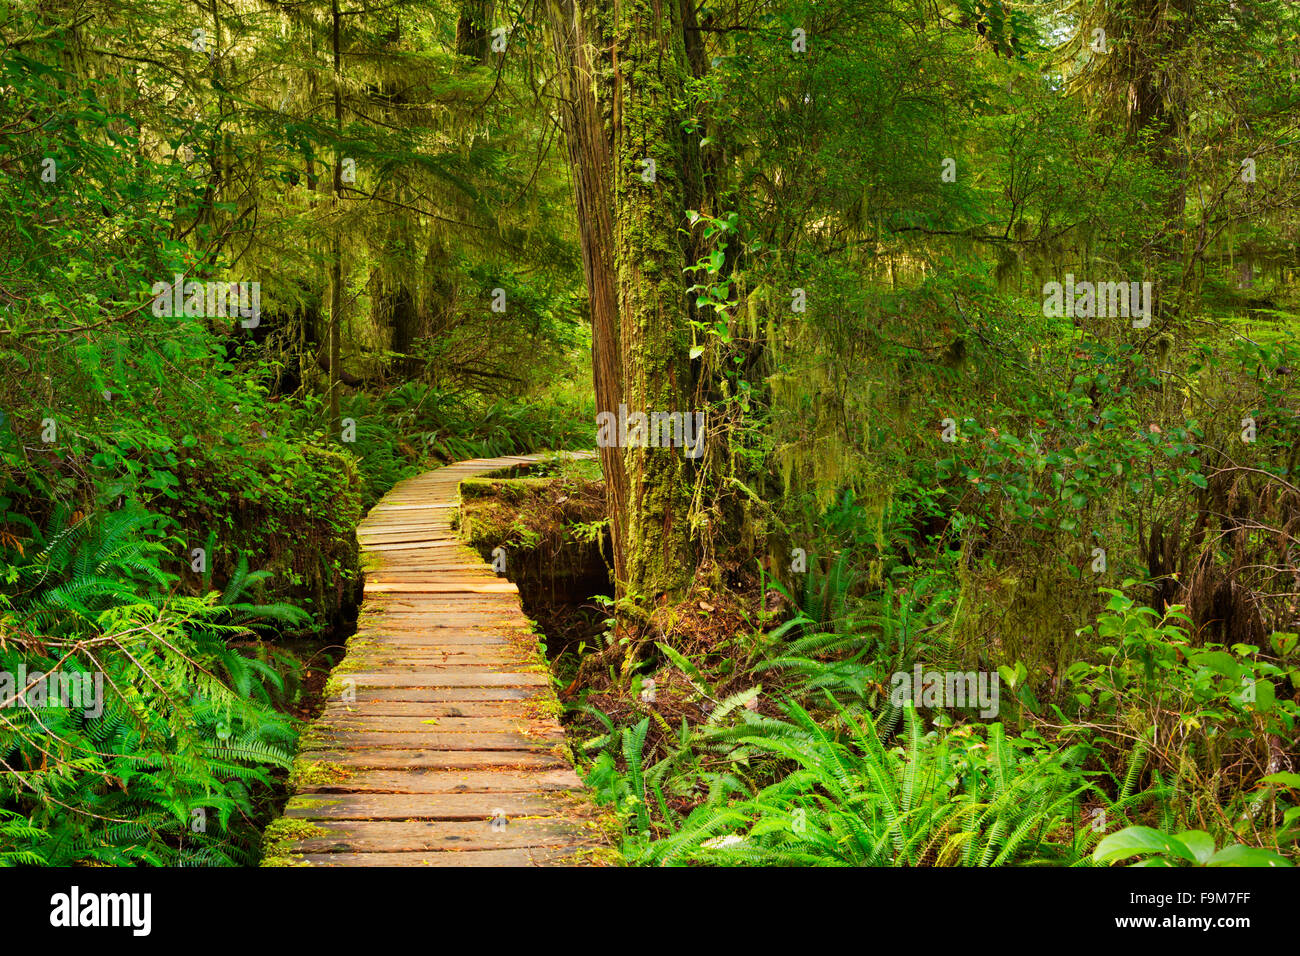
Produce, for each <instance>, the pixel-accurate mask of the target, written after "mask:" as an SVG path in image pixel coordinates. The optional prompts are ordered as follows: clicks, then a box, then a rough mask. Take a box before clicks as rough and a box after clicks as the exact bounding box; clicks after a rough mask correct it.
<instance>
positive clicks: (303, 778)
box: [289, 758, 352, 790]
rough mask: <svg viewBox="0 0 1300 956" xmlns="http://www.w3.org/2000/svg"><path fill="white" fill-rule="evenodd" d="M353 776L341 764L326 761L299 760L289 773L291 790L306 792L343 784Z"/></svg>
mask: <svg viewBox="0 0 1300 956" xmlns="http://www.w3.org/2000/svg"><path fill="white" fill-rule="evenodd" d="M351 775H352V771H350V770H348V769H347V768H346V767H344V766H342V765H341V764H336V763H330V762H328V761H325V760H303V759H302V758H299V759H298V760H295V761H294V764H293V769H292V770H291V771H290V772H289V789H291V790H305V789H307V788H308V787H327V786H330V785H331V784H336V783H342V782H343V781H345V780H347V779H348V777H350V776H351Z"/></svg>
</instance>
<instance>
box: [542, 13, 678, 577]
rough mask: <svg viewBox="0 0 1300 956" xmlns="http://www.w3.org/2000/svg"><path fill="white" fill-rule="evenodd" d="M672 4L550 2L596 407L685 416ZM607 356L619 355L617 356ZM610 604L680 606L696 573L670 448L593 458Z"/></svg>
mask: <svg viewBox="0 0 1300 956" xmlns="http://www.w3.org/2000/svg"><path fill="white" fill-rule="evenodd" d="M686 16H687V14H686V13H685V12H684V8H683V7H682V6H681V5H680V4H679V3H678V2H676V0H664V2H653V0H619V2H613V0H590V2H583V0H553V2H552V4H551V17H552V26H553V28H554V31H555V34H556V43H557V47H558V48H559V52H560V55H561V57H562V60H563V61H564V65H565V66H566V67H567V68H568V70H569V83H568V88H567V90H566V92H567V93H568V94H569V101H568V103H567V105H566V110H565V114H566V115H565V131H566V135H567V138H568V142H569V150H570V156H571V158H572V160H573V166H574V180H575V192H576V193H577V198H578V209H579V226H580V229H581V231H582V239H583V256H584V266H585V268H586V274H587V283H588V292H589V294H590V298H591V310H592V323H593V351H594V353H595V354H594V356H593V358H594V363H593V365H594V377H595V384H596V395H597V410H598V411H610V412H614V413H615V414H617V411H618V405H619V404H620V403H623V404H626V406H627V409H628V411H629V413H636V412H642V413H645V414H647V415H648V414H650V413H651V412H680V413H683V414H689V413H690V412H691V411H692V409H691V407H690V402H691V396H692V393H693V383H692V380H691V378H692V375H691V363H690V358H689V340H690V336H689V326H688V304H687V300H686V280H685V273H684V271H683V270H684V268H685V266H686V265H687V262H686V250H685V245H684V242H685V235H686V234H685V233H684V232H683V230H684V229H689V225H688V221H687V218H686V206H687V200H688V197H692V196H693V195H694V194H695V192H696V188H695V187H697V186H698V181H699V169H698V167H699V156H698V149H697V148H695V147H692V146H689V145H688V144H687V142H686V138H685V135H684V133H683V130H682V120H683V118H684V117H683V115H682V104H683V102H684V100H685V85H686V80H687V78H688V77H689V75H690V67H689V64H688V61H687V55H686V42H685V30H684V26H685V18H686ZM615 356H616V358H615ZM602 459H603V461H604V463H605V471H606V475H607V477H609V476H612V477H613V479H614V480H613V481H611V483H610V484H611V512H612V519H613V520H612V524H613V525H614V539H615V551H616V567H615V576H616V579H617V582H618V591H619V595H620V596H631V597H634V598H636V599H638V600H641V601H645V602H651V601H656V600H657V599H660V598H663V597H665V596H666V597H667V598H668V599H670V600H671V599H673V598H675V597H677V596H679V595H680V594H681V593H682V592H683V591H684V590H685V589H686V587H687V585H688V584H689V583H690V580H691V577H692V576H693V573H694V570H695V560H694V554H693V549H692V544H691V532H690V526H689V513H690V502H691V474H690V468H691V466H690V464H689V463H688V461H687V459H686V458H685V457H684V455H683V450H682V449H680V448H651V447H625V448H623V449H621V455H620V454H619V453H618V450H616V449H604V450H603V455H602Z"/></svg>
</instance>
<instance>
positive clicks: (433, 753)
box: [302, 748, 569, 771]
mask: <svg viewBox="0 0 1300 956" xmlns="http://www.w3.org/2000/svg"><path fill="white" fill-rule="evenodd" d="M302 756H303V759H305V760H307V761H308V762H310V763H325V764H336V765H338V766H340V767H344V768H354V767H355V768H358V769H368V770H394V771H406V770H484V769H489V768H491V769H495V770H536V769H543V768H544V769H563V768H566V767H568V766H569V764H568V761H567V760H565V759H564V758H563V757H561V756H559V755H558V754H555V753H551V752H550V751H546V750H538V751H527V750H403V749H401V748H370V749H368V750H361V749H357V750H308V751H304V753H303V755H302Z"/></svg>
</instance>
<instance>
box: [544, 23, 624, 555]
mask: <svg viewBox="0 0 1300 956" xmlns="http://www.w3.org/2000/svg"><path fill="white" fill-rule="evenodd" d="M598 12H599V11H598V10H597V9H596V4H594V3H592V2H590V0H588V2H586V3H584V2H583V0H552V2H551V4H550V17H551V36H552V38H553V42H554V46H555V52H556V55H557V57H558V59H559V61H560V79H561V86H560V89H561V91H562V92H561V104H560V119H561V123H562V125H563V128H564V134H565V142H566V144H567V146H568V152H569V166H570V169H572V171H573V193H574V203H575V206H576V208H577V216H578V234H579V240H580V245H581V247H582V268H583V273H584V275H585V276H586V280H587V297H588V306H589V310H590V313H591V368H592V379H593V384H594V386H595V392H596V411H597V413H599V412H611V413H614V414H617V413H618V406H619V402H620V401H622V395H623V387H622V380H621V378H622V375H621V368H620V360H619V334H618V321H619V320H618V296H617V292H616V290H615V278H614V277H615V271H614V225H613V208H614V186H613V158H612V154H613V140H612V133H611V130H610V127H609V123H608V121H607V118H606V116H605V114H604V112H603V109H602V105H603V106H608V92H609V91H608V84H607V82H606V80H605V78H604V77H603V76H602V74H604V72H605V70H606V69H607V68H608V65H609V62H610V59H611V58H610V50H609V46H608V39H607V38H606V37H603V36H602V35H601V31H600V22H599V19H598ZM602 85H603V86H605V89H604V91H603V95H601V97H600V100H598V99H597V95H598V94H597V91H598V88H599V87H600V86H602ZM602 101H603V102H602ZM600 460H601V468H602V470H603V472H604V474H605V488H606V501H607V504H608V510H609V516H610V538H611V542H612V550H613V565H614V577H615V580H616V581H625V580H626V578H627V535H626V530H625V528H626V520H627V519H626V515H627V478H626V476H625V475H624V473H623V457H622V454H621V451H620V449H618V448H616V447H609V448H602V449H600Z"/></svg>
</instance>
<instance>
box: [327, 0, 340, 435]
mask: <svg viewBox="0 0 1300 956" xmlns="http://www.w3.org/2000/svg"><path fill="white" fill-rule="evenodd" d="M331 10H332V12H333V15H334V135H335V137H336V145H335V147H334V190H333V193H334V195H333V202H332V204H331V205H332V206H333V208H332V210H331V212H332V214H333V220H334V222H333V230H332V232H333V235H332V237H331V240H330V329H329V350H330V359H329V361H330V368H329V416H330V435H331V436H333V437H334V438H335V439H336V440H337V439H338V438H339V436H340V435H341V433H342V422H341V419H340V412H339V367H340V365H341V363H342V354H341V353H342V345H341V343H340V341H339V339H340V338H341V336H342V316H343V236H342V231H343V226H342V223H341V221H340V220H341V216H342V209H341V204H340V201H339V197H340V195H341V194H342V192H343V146H342V142H341V140H342V136H343V76H342V72H341V61H342V51H341V50H340V40H339V20H340V13H339V0H333V2H332V5H331Z"/></svg>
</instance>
